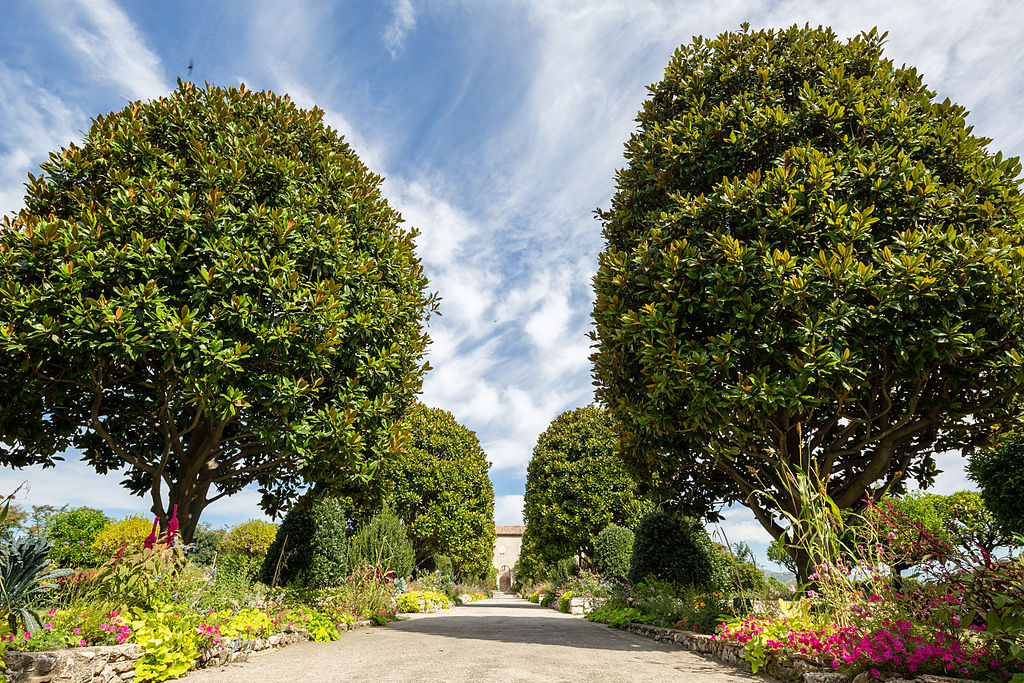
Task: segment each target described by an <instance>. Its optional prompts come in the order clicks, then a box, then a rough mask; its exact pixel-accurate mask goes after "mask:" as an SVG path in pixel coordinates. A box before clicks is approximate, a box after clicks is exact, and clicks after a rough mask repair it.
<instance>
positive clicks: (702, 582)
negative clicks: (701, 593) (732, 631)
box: [629, 510, 728, 592]
mask: <svg viewBox="0 0 1024 683" xmlns="http://www.w3.org/2000/svg"><path fill="white" fill-rule="evenodd" d="M635 533H636V538H635V539H634V541H633V557H632V560H631V562H630V566H629V580H630V581H631V582H632V583H634V584H635V583H640V582H641V581H644V580H647V579H649V578H650V577H653V578H654V579H656V580H658V581H668V582H671V583H673V584H675V585H676V586H680V587H695V588H700V589H702V590H705V591H707V592H710V591H714V590H721V589H722V588H724V587H725V585H726V583H727V580H728V579H727V576H726V574H725V567H724V566H723V563H722V560H721V558H720V556H719V555H718V553H717V552H716V551H715V548H714V544H712V542H711V539H710V538H709V537H708V534H707V532H706V531H705V530H704V527H703V526H701V525H700V523H699V522H697V521H695V520H693V519H690V518H687V517H681V516H679V515H675V514H672V513H670V512H666V511H664V510H654V511H652V512H650V513H648V514H647V515H645V516H644V518H643V519H641V520H640V523H639V524H637V527H636V532H635Z"/></svg>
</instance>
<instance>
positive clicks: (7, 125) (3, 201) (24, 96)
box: [0, 62, 85, 214]
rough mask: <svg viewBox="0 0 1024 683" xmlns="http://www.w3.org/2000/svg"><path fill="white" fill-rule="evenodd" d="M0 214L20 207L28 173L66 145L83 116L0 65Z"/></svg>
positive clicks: (23, 73)
mask: <svg viewBox="0 0 1024 683" xmlns="http://www.w3.org/2000/svg"><path fill="white" fill-rule="evenodd" d="M0 92H2V93H3V94H4V95H3V97H0V131H2V134H0V214H7V213H9V212H13V211H16V210H17V209H19V208H20V207H21V206H22V199H23V197H24V194H25V192H24V187H23V185H24V183H25V181H26V175H27V174H28V172H29V171H32V172H34V173H38V172H39V171H38V169H36V168H35V166H37V165H38V164H39V163H40V162H42V161H43V160H45V159H46V156H47V154H48V153H49V152H51V151H56V150H57V149H58V148H60V147H62V146H65V145H67V144H68V143H69V142H71V140H72V139H73V138H78V137H81V136H80V135H78V134H76V132H75V126H76V124H77V123H78V122H80V121H83V120H84V119H85V115H84V114H82V113H81V112H80V111H78V110H77V109H75V108H73V107H71V106H69V105H67V104H66V103H64V102H63V101H61V100H60V99H59V98H57V97H56V96H54V95H52V94H50V93H49V92H47V91H46V90H44V89H43V88H42V87H40V86H39V85H38V84H37V83H36V82H35V81H34V80H33V79H32V78H31V77H30V76H29V75H28V74H27V73H25V72H23V71H19V70H16V69H12V68H9V67H7V66H6V65H5V64H4V63H3V62H0Z"/></svg>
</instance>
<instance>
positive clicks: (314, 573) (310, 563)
mask: <svg viewBox="0 0 1024 683" xmlns="http://www.w3.org/2000/svg"><path fill="white" fill-rule="evenodd" d="M347 512H348V508H347V507H346V506H345V505H343V504H342V503H340V502H339V501H337V500H334V499H331V498H320V499H317V500H314V501H311V502H304V503H300V504H298V505H296V506H295V507H293V508H292V509H291V510H289V511H288V514H287V515H285V518H284V520H283V521H282V522H281V526H280V528H278V530H277V536H276V537H275V539H274V542H273V543H271V544H270V547H269V548H268V549H267V553H266V557H265V558H264V560H263V567H262V569H261V570H260V580H261V581H263V583H266V584H268V585H269V584H271V583H272V582H273V580H274V572H275V571H277V572H278V574H277V585H286V584H290V583H298V584H300V585H304V586H310V587H323V586H331V585H336V584H338V583H340V582H341V581H343V580H344V578H345V576H346V575H347V574H348V567H349V563H348V534H347V528H348V521H347V518H346V513H347ZM279 560H280V569H278V561H279Z"/></svg>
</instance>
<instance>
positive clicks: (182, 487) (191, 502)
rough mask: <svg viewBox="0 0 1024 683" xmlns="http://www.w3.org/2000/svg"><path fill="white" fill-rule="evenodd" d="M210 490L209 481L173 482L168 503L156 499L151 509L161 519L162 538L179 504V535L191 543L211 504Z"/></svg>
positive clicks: (168, 495) (184, 540) (168, 494)
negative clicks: (205, 511)
mask: <svg viewBox="0 0 1024 683" xmlns="http://www.w3.org/2000/svg"><path fill="white" fill-rule="evenodd" d="M209 491H210V482H209V481H208V480H207V481H186V482H182V483H178V482H175V483H173V484H171V486H170V488H169V491H168V493H167V505H166V506H164V503H163V501H160V500H155V501H154V502H153V507H152V508H151V510H152V511H153V514H154V515H156V516H157V518H159V520H160V533H161V540H162V539H163V534H166V533H167V527H168V525H169V524H170V521H171V517H172V516H173V515H174V506H175V505H177V506H178V535H179V536H180V537H181V540H182V541H183V542H185V543H191V542H192V537H193V536H194V535H195V533H196V528H198V526H199V517H200V515H202V513H203V510H205V509H206V506H207V505H208V504H209V501H208V500H207V494H208V493H209Z"/></svg>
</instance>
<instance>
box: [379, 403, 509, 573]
mask: <svg viewBox="0 0 1024 683" xmlns="http://www.w3.org/2000/svg"><path fill="white" fill-rule="evenodd" d="M403 428H404V429H405V435H406V436H405V444H406V446H405V450H403V451H402V453H401V454H399V455H397V456H396V457H394V458H392V459H390V460H388V461H386V462H383V463H381V466H380V481H381V487H380V488H379V490H378V492H379V496H378V497H377V501H383V500H388V501H390V502H391V503H392V504H393V505H394V506H395V511H396V512H397V513H398V515H399V516H400V517H401V518H402V519H403V520H405V525H406V530H407V531H408V533H409V538H410V539H411V540H412V543H413V547H414V548H415V550H416V563H417V565H422V564H424V563H425V562H426V561H427V560H428V558H430V556H432V555H435V554H438V553H439V554H442V555H446V556H447V557H448V558H449V559H450V560H451V562H452V564H453V565H454V568H455V571H456V573H457V574H459V575H466V576H482V575H483V574H485V573H486V572H487V569H488V568H489V567H490V566H491V554H492V552H493V550H494V490H493V488H492V487H491V480H490V479H489V478H488V477H487V470H488V469H489V468H490V463H488V462H487V456H486V454H485V453H484V452H483V450H482V449H481V448H480V442H479V441H477V438H476V434H474V433H473V432H472V431H470V430H469V429H466V428H465V427H463V426H462V425H460V424H459V423H458V422H456V421H455V417H454V416H453V415H452V414H451V413H449V412H447V411H445V410H440V409H437V408H428V407H426V406H424V405H422V404H419V403H417V404H415V405H413V406H412V407H411V408H410V409H409V412H407V413H406V416H405V418H404V420H403ZM370 500H372V498H371V499H370ZM378 504H379V502H378Z"/></svg>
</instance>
